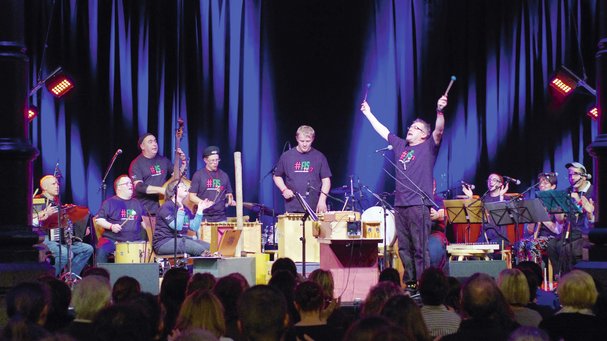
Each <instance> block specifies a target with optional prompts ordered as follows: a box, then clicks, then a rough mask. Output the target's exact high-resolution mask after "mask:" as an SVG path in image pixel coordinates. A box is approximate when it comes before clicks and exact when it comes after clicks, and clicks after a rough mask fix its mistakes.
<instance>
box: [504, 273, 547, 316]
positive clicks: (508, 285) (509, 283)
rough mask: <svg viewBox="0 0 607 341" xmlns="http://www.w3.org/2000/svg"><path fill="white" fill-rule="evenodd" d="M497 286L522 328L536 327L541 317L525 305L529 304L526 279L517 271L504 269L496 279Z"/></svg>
mask: <svg viewBox="0 0 607 341" xmlns="http://www.w3.org/2000/svg"><path fill="white" fill-rule="evenodd" d="M497 286H498V287H499V288H500V291H501V292H502V294H503V295H504V298H505V299H506V302H508V304H509V305H510V309H512V312H513V313H514V319H515V320H516V322H518V323H519V324H520V325H522V326H530V327H537V326H538V325H539V324H540V322H541V321H542V315H540V314H539V313H538V312H537V311H535V310H533V309H529V308H527V307H526V305H527V304H528V303H529V297H530V293H529V284H528V283H527V277H525V274H524V273H523V272H522V271H521V270H519V269H504V270H502V272H500V274H499V277H498V279H497Z"/></svg>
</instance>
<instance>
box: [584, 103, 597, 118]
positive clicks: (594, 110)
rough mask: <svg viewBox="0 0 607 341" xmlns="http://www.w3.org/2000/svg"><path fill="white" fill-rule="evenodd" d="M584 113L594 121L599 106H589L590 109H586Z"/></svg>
mask: <svg viewBox="0 0 607 341" xmlns="http://www.w3.org/2000/svg"><path fill="white" fill-rule="evenodd" d="M586 115H588V117H590V118H591V119H593V120H595V121H596V120H597V119H598V118H599V108H598V107H596V106H593V107H592V108H590V110H588V112H587V113H586Z"/></svg>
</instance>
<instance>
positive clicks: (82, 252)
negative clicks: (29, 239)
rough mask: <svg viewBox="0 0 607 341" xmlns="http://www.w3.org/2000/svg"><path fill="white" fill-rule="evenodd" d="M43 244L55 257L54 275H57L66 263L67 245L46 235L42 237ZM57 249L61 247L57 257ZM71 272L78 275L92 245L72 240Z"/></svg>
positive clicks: (88, 257) (91, 249)
mask: <svg viewBox="0 0 607 341" xmlns="http://www.w3.org/2000/svg"><path fill="white" fill-rule="evenodd" d="M44 245H46V247H47V248H48V249H49V251H50V252H51V253H52V254H53V257H55V276H59V274H60V273H61V270H62V269H63V268H64V267H65V266H66V265H67V245H60V244H59V243H58V242H55V241H51V240H50V239H49V238H48V237H44ZM59 249H61V257H59ZM72 253H73V254H74V257H73V258H72V272H73V273H75V274H76V275H80V272H82V269H84V267H85V266H86V263H87V262H88V261H89V259H90V258H91V256H92V255H93V247H92V246H91V245H89V244H87V243H83V242H74V243H73V244H72Z"/></svg>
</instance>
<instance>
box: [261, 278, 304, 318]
mask: <svg viewBox="0 0 607 341" xmlns="http://www.w3.org/2000/svg"><path fill="white" fill-rule="evenodd" d="M268 285H269V286H271V287H272V288H275V289H276V290H278V291H280V292H281V293H282V294H283V295H284V297H285V299H286V300H287V311H288V312H289V326H292V325H293V324H295V323H297V322H298V321H299V313H298V312H297V309H295V303H294V296H295V287H296V286H297V279H295V277H293V275H292V274H291V272H290V271H287V270H279V271H276V272H275V273H274V274H273V275H272V278H270V281H269V282H268Z"/></svg>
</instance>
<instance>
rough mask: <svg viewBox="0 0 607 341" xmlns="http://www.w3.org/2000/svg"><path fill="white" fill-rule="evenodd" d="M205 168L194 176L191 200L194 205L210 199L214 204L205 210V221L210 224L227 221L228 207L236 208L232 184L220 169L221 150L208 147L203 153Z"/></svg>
mask: <svg viewBox="0 0 607 341" xmlns="http://www.w3.org/2000/svg"><path fill="white" fill-rule="evenodd" d="M202 159H203V160H204V163H205V167H204V168H202V169H199V170H197V171H196V173H194V176H192V185H191V186H190V194H189V199H190V201H191V202H193V203H194V204H198V202H200V201H202V200H204V199H209V200H210V201H213V202H214V204H213V205H212V206H211V207H209V208H207V209H206V210H204V220H205V221H208V222H218V221H226V220H227V217H226V206H228V205H230V206H234V205H236V202H235V201H234V197H233V195H232V184H231V183H230V178H229V177H228V174H226V172H224V171H222V170H221V169H219V161H221V159H220V157H219V148H218V147H216V146H208V147H206V148H205V149H204V151H203V152H202Z"/></svg>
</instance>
